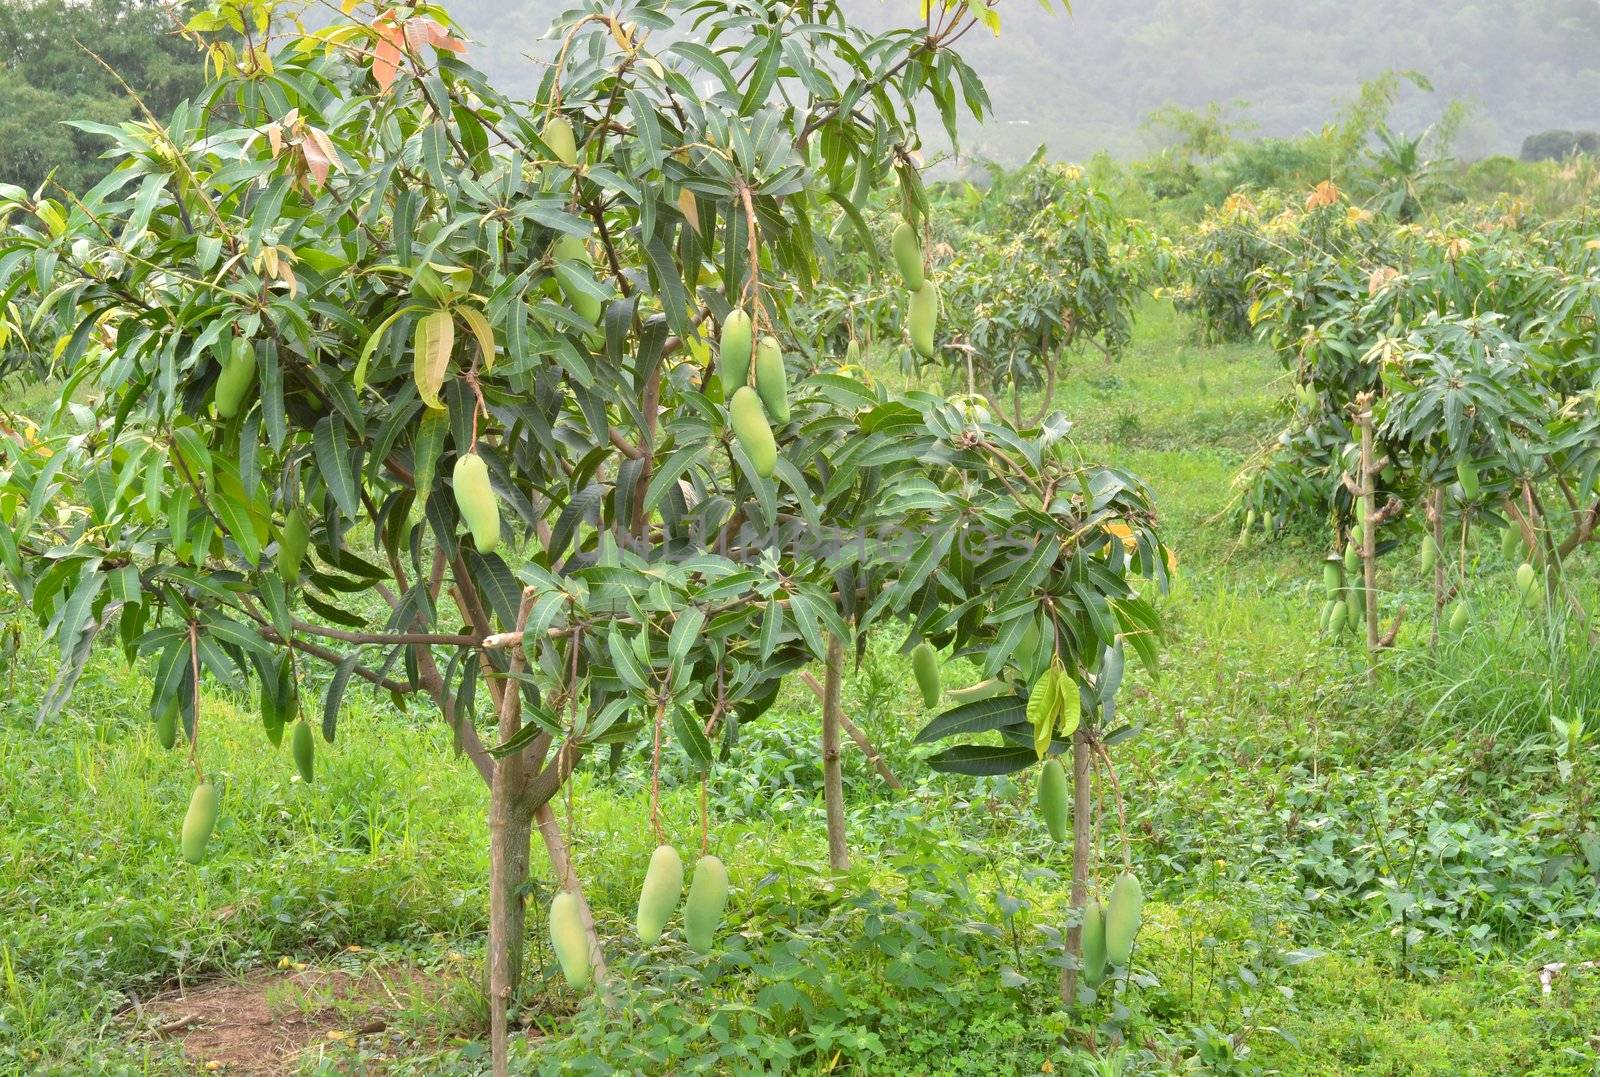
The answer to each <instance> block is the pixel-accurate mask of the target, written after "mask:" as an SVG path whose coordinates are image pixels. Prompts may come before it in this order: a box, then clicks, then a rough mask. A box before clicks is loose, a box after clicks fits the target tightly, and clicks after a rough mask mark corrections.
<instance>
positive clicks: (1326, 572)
mask: <svg viewBox="0 0 1600 1077" xmlns="http://www.w3.org/2000/svg"><path fill="white" fill-rule="evenodd" d="M1339 569H1340V565H1339V559H1338V558H1337V557H1330V558H1328V559H1327V560H1326V561H1324V562H1322V590H1323V593H1324V594H1326V595H1327V597H1329V598H1333V597H1335V596H1336V595H1338V593H1339V591H1340V589H1342V588H1343V587H1344V573H1343V572H1341V571H1340V570H1339Z"/></svg>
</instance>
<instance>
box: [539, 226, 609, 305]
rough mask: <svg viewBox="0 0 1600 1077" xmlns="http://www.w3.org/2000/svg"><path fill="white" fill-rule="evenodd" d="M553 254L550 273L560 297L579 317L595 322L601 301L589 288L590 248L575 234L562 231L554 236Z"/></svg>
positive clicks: (591, 263) (592, 272)
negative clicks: (553, 262)
mask: <svg viewBox="0 0 1600 1077" xmlns="http://www.w3.org/2000/svg"><path fill="white" fill-rule="evenodd" d="M555 256H556V261H555V264H554V265H553V266H552V267H551V273H552V274H554V276H555V278H556V287H557V288H559V289H561V297H562V298H563V299H565V300H566V301H567V305H568V306H569V307H571V308H572V309H573V312H574V313H576V314H577V315H578V317H580V318H582V319H583V320H584V321H585V322H587V323H588V324H590V325H594V324H595V323H596V322H598V321H599V320H600V311H601V308H602V306H603V305H604V304H602V303H601V301H600V299H599V297H598V296H596V295H595V294H594V293H593V292H592V291H590V290H589V286H592V285H593V284H594V260H593V259H592V258H590V257H589V248H588V247H587V246H585V245H584V242H583V240H581V239H579V238H578V237H577V236H570V235H563V236H562V237H561V238H560V239H558V240H556V245H555Z"/></svg>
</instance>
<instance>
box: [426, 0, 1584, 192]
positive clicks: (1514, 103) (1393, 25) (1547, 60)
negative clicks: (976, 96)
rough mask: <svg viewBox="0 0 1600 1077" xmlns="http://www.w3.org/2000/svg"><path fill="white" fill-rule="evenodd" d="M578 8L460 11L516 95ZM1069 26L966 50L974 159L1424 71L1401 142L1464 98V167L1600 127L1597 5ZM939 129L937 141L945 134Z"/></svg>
mask: <svg viewBox="0 0 1600 1077" xmlns="http://www.w3.org/2000/svg"><path fill="white" fill-rule="evenodd" d="M567 6H568V5H566V4H564V3H558V2H553V0H534V2H531V3H514V2H513V3H506V2H503V0H467V2H458V3H455V4H452V5H451V10H452V11H454V12H455V13H456V15H457V17H458V18H459V19H460V20H461V21H462V22H463V23H464V25H465V26H466V28H467V29H468V31H469V32H470V33H471V34H472V35H473V36H474V37H475V38H476V39H477V40H479V41H481V42H484V43H485V44H484V45H483V46H482V47H481V48H480V49H479V50H478V55H477V62H478V63H479V65H480V66H483V67H485V68H486V69H487V70H489V71H490V72H491V73H492V74H494V75H495V76H497V78H498V79H499V80H501V84H503V85H506V86H507V87H521V88H524V89H531V88H532V86H533V85H534V84H535V82H536V81H537V79H538V69H537V67H536V65H535V64H533V63H532V62H530V61H529V60H528V59H527V58H526V57H527V56H530V55H537V56H543V55H548V52H547V51H546V50H547V49H548V47H549V43H548V42H542V41H539V40H538V39H539V38H540V37H541V35H542V34H543V32H544V30H545V28H546V26H547V25H548V23H549V20H550V17H551V15H552V14H554V13H555V12H557V11H560V10H562V9H563V8H565V7H567ZM846 7H847V10H851V11H854V12H856V13H858V16H859V18H860V19H861V20H862V21H863V22H864V23H868V24H875V25H889V24H891V23H894V24H900V25H904V24H905V23H907V22H908V21H914V20H915V18H916V12H917V10H918V7H917V3H916V0H894V2H892V3H873V2H870V0H855V2H851V3H847V5H846ZM1072 8H1073V13H1072V15H1071V16H1067V15H1062V14H1059V13H1058V14H1048V13H1046V12H1044V11H1042V10H1041V9H1040V7H1039V5H1038V4H1037V3H1035V2H1034V0H1015V2H1014V3H1013V2H1011V0H1007V2H1006V3H1003V4H1001V6H1000V8H999V10H1000V12H1001V23H1002V25H1001V35H1000V37H999V38H998V39H996V38H993V37H991V36H989V35H988V34H987V33H984V32H983V31H979V30H975V31H973V32H972V33H971V34H969V35H968V36H967V37H966V39H965V40H963V42H962V45H961V47H962V51H963V53H964V55H966V56H967V57H968V58H969V59H970V60H971V61H973V62H974V64H975V65H976V66H977V68H978V70H979V72H980V73H981V74H982V75H983V77H984V80H985V82H986V83H987V85H988V87H989V93H990V96H991V98H992V99H993V101H994V106H995V117H994V122H993V123H991V124H989V125H988V126H986V127H985V128H984V130H982V131H981V132H979V131H977V130H976V129H973V130H971V131H969V132H968V133H967V134H966V135H964V136H963V138H964V142H965V144H964V145H963V149H964V150H967V151H968V152H978V153H982V154H987V155H989V156H993V157H996V158H998V159H1001V160H1005V161H1008V162H1009V161H1016V160H1018V159H1020V158H1022V157H1024V156H1026V155H1027V154H1028V153H1029V152H1030V151H1031V150H1032V149H1033V148H1034V147H1035V146H1037V145H1038V144H1040V143H1044V144H1046V145H1047V146H1048V147H1049V149H1050V152H1051V155H1052V156H1057V157H1065V158H1082V157H1086V156H1089V155H1091V154H1093V153H1095V152H1096V151H1098V150H1102V149H1104V150H1108V151H1110V152H1111V153H1113V154H1116V155H1118V156H1124V157H1126V156H1133V155H1138V154H1143V153H1147V152H1149V151H1150V150H1152V149H1155V148H1158V147H1159V144H1160V139H1159V136H1158V135H1157V134H1156V133H1154V132H1151V131H1148V130H1145V129H1142V127H1141V121H1142V120H1143V119H1144V117H1145V116H1147V115H1148V114H1149V113H1150V112H1151V111H1152V110H1153V109H1156V108H1159V107H1161V106H1162V105H1166V104H1169V103H1171V104H1177V105H1179V106H1183V107H1191V108H1192V107H1197V106H1203V105H1205V104H1207V103H1208V102H1211V101H1222V102H1232V101H1236V100H1237V101H1243V102H1244V103H1245V104H1244V106H1243V107H1242V109H1241V110H1240V112H1241V115H1243V116H1244V117H1246V118H1247V119H1249V120H1250V121H1253V123H1254V124H1255V125H1256V127H1255V132H1256V133H1258V134H1261V135H1292V134H1297V133H1299V132H1301V131H1304V130H1307V129H1312V130H1314V129H1316V128H1319V127H1321V126H1322V124H1323V123H1325V122H1327V121H1328V120H1330V119H1331V118H1332V116H1333V113H1334V111H1335V110H1336V109H1337V107H1338V106H1339V104H1341V103H1342V102H1344V101H1346V100H1348V99H1349V98H1351V97H1352V96H1353V95H1354V93H1355V91H1356V88H1357V87H1358V86H1359V85H1360V84H1361V83H1362V82H1363V81H1365V80H1367V79H1370V78H1372V77H1373V76H1375V75H1378V74H1381V73H1382V72H1383V71H1385V70H1388V69H1391V68H1401V69H1414V70H1417V71H1420V72H1421V73H1422V74H1424V75H1426V76H1427V77H1428V79H1429V80H1430V81H1431V82H1432V83H1433V86H1434V92H1433V93H1431V94H1427V93H1422V92H1421V91H1414V92H1408V93H1407V95H1406V96H1405V97H1404V98H1403V100H1402V102H1401V104H1400V107H1399V108H1397V109H1396V112H1395V120H1396V122H1397V126H1398V127H1400V128H1401V129H1404V130H1413V131H1420V130H1421V128H1422V127H1424V126H1426V124H1427V123H1429V122H1430V121H1431V120H1433V119H1434V118H1436V117H1437V116H1438V115H1439V113H1440V112H1441V111H1442V110H1443V108H1444V106H1445V105H1446V104H1447V103H1448V102H1449V101H1450V100H1451V99H1453V98H1462V99H1465V100H1467V101H1470V102H1472V103H1473V104H1474V105H1475V106H1476V109H1475V112H1474V115H1473V117H1472V118H1471V119H1470V120H1469V121H1468V123H1467V124H1466V126H1465V128H1464V129H1463V131H1462V135H1461V139H1460V141H1459V143H1458V145H1457V150H1458V152H1459V153H1460V154H1461V155H1462V156H1467V157H1475V156H1483V155H1486V154H1490V153H1515V152H1516V151H1517V149H1518V147H1519V146H1520V144H1521V142H1522V139H1523V138H1524V137H1526V136H1527V135H1528V134H1530V133H1533V132H1536V131H1542V130H1546V129H1549V128H1573V127H1577V128H1595V127H1600V0H1498V2H1462V0H1454V2H1451V0H1446V2H1438V0H1298V2H1297V0H1075V2H1074V3H1073V5H1072ZM937 127H938V125H937V123H934V124H932V126H931V128H930V129H936V128H937Z"/></svg>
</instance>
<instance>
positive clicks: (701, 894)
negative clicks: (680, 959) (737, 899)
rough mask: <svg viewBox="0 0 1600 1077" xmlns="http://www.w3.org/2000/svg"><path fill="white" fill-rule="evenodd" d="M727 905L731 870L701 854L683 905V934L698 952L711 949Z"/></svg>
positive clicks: (690, 945)
mask: <svg viewBox="0 0 1600 1077" xmlns="http://www.w3.org/2000/svg"><path fill="white" fill-rule="evenodd" d="M727 908H728V869H727V868H725V867H723V865H722V861H721V860H719V859H717V858H716V857H714V856H709V855H708V856H702V857H701V858H700V859H699V860H697V861H695V864H694V878H693V879H691V880H690V881H689V897H688V900H686V901H685V902H684V906H683V937H684V938H685V939H686V940H688V943H689V947H690V949H692V950H694V952H695V953H697V954H705V953H710V952H711V946H712V944H713V943H714V942H715V941H716V937H717V928H719V927H721V926H722V914H723V913H724V912H725V911H726V910H727Z"/></svg>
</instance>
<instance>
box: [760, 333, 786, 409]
mask: <svg viewBox="0 0 1600 1077" xmlns="http://www.w3.org/2000/svg"><path fill="white" fill-rule="evenodd" d="M756 393H757V394H759V395H760V397H761V403H762V404H763V405H765V407H766V409H767V414H768V415H770V416H772V421H773V422H776V423H786V422H788V421H789V375H788V371H786V370H785V369H784V366H783V349H782V348H780V347H778V341H777V339H776V338H775V337H770V336H768V337H762V338H761V341H760V343H758V344H757V345H756Z"/></svg>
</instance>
